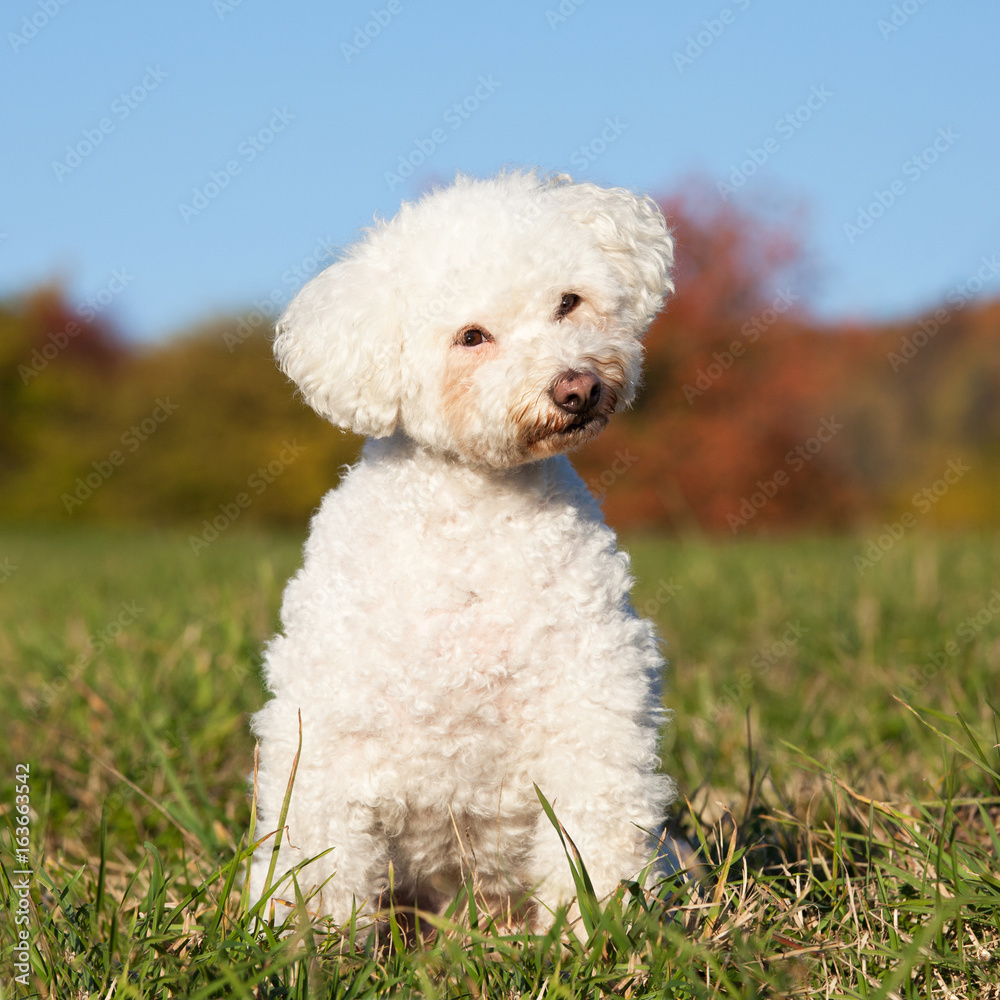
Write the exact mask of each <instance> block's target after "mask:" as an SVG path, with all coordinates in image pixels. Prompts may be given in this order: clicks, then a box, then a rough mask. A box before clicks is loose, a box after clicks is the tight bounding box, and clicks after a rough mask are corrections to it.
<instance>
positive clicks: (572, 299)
mask: <svg viewBox="0 0 1000 1000" xmlns="http://www.w3.org/2000/svg"><path fill="white" fill-rule="evenodd" d="M579 304H580V296H579V295H577V294H576V292H566V293H565V294H564V295H563V297H562V299H561V301H560V302H559V309H558V310H557V312H556V318H557V319H562V318H563V316H568V315H569V314H570V313H571V312H572V311H573V310H574V309H575V308H576V307H577V306H578V305H579Z"/></svg>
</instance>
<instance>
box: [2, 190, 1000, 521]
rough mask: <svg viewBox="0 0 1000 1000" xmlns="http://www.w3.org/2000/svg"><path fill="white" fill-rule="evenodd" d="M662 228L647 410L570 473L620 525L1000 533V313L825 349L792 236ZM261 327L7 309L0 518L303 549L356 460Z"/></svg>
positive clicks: (684, 206) (704, 210) (742, 221)
mask: <svg viewBox="0 0 1000 1000" xmlns="http://www.w3.org/2000/svg"><path fill="white" fill-rule="evenodd" d="M664 209H665V211H666V213H667V216H668V218H669V219H671V221H672V224H673V226H674V227H675V235H676V237H677V244H678V261H679V270H678V274H677V293H676V295H674V296H673V297H672V298H671V300H670V303H669V305H668V308H667V310H666V312H664V313H663V314H661V316H660V317H659V318H658V319H657V320H656V322H655V323H654V325H653V328H652V329H651V331H650V333H649V335H648V337H647V341H646V343H647V351H648V358H647V367H646V380H645V382H646V384H645V387H644V389H643V390H642V392H641V394H640V397H639V399H638V402H637V404H636V406H635V407H634V408H633V410H631V411H630V412H629V413H626V414H622V415H620V416H619V417H618V418H617V420H616V421H613V422H612V424H611V426H610V428H609V429H608V430H607V431H605V433H604V434H603V435H602V436H601V437H600V438H598V439H597V440H596V441H595V442H593V443H592V444H591V445H589V446H588V448H587V449H586V450H585V451H583V452H581V453H580V454H579V455H578V456H576V459H575V464H576V465H577V468H578V469H579V470H580V472H581V474H582V475H583V477H584V479H586V480H587V482H588V484H589V485H590V486H591V488H592V490H593V491H594V492H595V493H598V494H599V495H603V496H604V497H605V506H606V510H607V513H608V517H609V520H611V521H612V523H614V524H616V525H617V526H619V527H625V528H646V529H654V530H670V531H679V532H684V531H698V530H706V531H716V532H722V533H725V534H737V533H743V532H746V533H756V532H759V531H761V530H786V529H802V528H809V529H840V528H847V527H853V526H856V525H865V524H872V523H874V524H876V525H877V524H879V523H880V522H882V521H891V520H892V519H893V518H896V517H898V516H901V515H902V514H904V513H907V512H914V513H915V515H916V516H918V517H919V518H920V519H921V520H924V519H926V522H927V523H933V524H939V525H955V526H959V525H961V526H969V525H988V524H989V525H995V524H997V523H1000V301H993V302H982V301H974V300H973V299H972V298H971V294H967V289H965V288H963V287H962V286H957V287H956V289H955V290H953V291H952V293H950V294H949V295H948V296H947V299H946V301H944V302H942V303H941V305H940V307H939V308H938V309H935V310H931V311H930V312H929V313H928V314H927V315H924V316H918V317H915V318H914V319H912V320H909V321H907V322H900V323H893V324H882V325H861V324H854V325H848V326H844V327H838V328H831V327H830V326H829V325H822V324H820V323H818V322H817V321H816V320H815V319H814V318H812V317H811V316H810V313H809V310H808V291H809V285H810V272H809V270H808V268H807V267H806V266H805V264H804V256H803V252H802V241H801V240H800V239H799V238H797V236H796V232H795V227H794V226H793V225H790V224H789V221H788V219H787V218H785V219H783V220H778V221H774V220H770V221H769V220H768V218H766V217H764V216H763V215H761V214H753V213H746V212H741V211H739V210H737V209H734V208H733V207H732V206H731V205H727V204H722V203H720V202H719V199H718V198H717V196H715V193H714V191H713V190H711V189H709V188H704V189H699V187H698V186H697V185H693V186H692V187H690V188H689V189H688V193H687V194H686V195H685V196H684V197H681V198H676V199H672V200H668V201H667V202H666V203H665V204H664ZM984 266H985V263H984ZM980 284H982V282H980ZM269 328H270V320H265V318H264V317H263V316H261V315H260V314H259V313H256V314H251V315H249V316H244V317H233V318H231V319H221V320H218V321H216V322H213V323H210V324H207V325H205V326H203V327H201V328H199V329H197V330H193V331H191V332H190V333H188V334H186V335H184V336H181V337H178V338H175V339H172V340H170V341H167V342H165V343H161V344H155V345H152V346H143V347H138V346H135V345H133V344H129V343H128V342H127V341H126V340H124V339H123V338H122V337H120V336H119V335H117V334H116V333H115V331H114V330H113V329H112V328H111V327H110V326H109V324H108V323H107V322H106V321H105V320H103V318H102V316H101V315H100V314H95V313H94V312H93V311H85V312H84V314H83V315H81V314H80V311H79V310H74V309H73V308H72V307H71V306H70V305H69V304H68V303H67V301H66V299H65V297H64V295H63V294H62V293H61V291H60V290H59V289H58V288H56V287H47V288H42V289H38V290H35V291H34V292H32V293H30V294H27V295H25V296H23V297H21V298H18V299H15V300H12V301H8V302H7V303H5V304H3V305H0V519H2V520H3V521H6V522H47V523H59V522H61V523H67V524H71V523H74V522H83V521H105V522H109V521H110V522H116V523H128V522H133V523H149V522H156V523H171V522H175V523H183V524H185V525H187V526H198V525H201V526H202V527H203V528H204V527H205V522H206V521H207V522H208V524H209V525H211V524H213V523H215V524H216V525H217V526H218V525H220V524H223V523H225V524H226V526H228V524H230V523H233V522H234V521H237V520H238V521H240V522H241V523H249V522H258V523H260V522H266V523H268V524H285V525H294V526H299V527H302V526H303V525H304V524H305V522H306V520H307V518H308V516H309V514H310V513H311V511H312V510H314V509H315V507H316V505H317V504H318V502H319V499H320V497H321V496H322V495H323V493H324V492H325V491H326V490H328V489H330V488H331V487H332V486H334V485H335V484H336V482H337V478H338V475H339V471H340V469H341V468H342V467H343V466H344V465H345V464H347V463H350V462H352V461H353V460H354V459H355V458H356V456H357V453H358V450H359V446H360V442H359V441H358V440H357V439H355V438H353V437H351V436H350V435H346V434H343V433H342V432H340V431H338V430H336V429H334V428H332V427H330V426H329V425H327V424H326V423H324V422H323V421H322V420H320V419H319V418H318V417H316V416H315V415H314V414H313V413H312V412H311V411H310V410H308V409H307V408H306V407H305V406H304V405H303V404H302V403H301V401H300V400H299V399H298V398H296V396H295V395H294V391H293V387H292V386H291V385H290V383H288V382H287V380H286V379H285V378H284V377H283V376H282V375H281V374H280V372H278V371H277V369H276V368H275V366H274V363H273V360H272V358H271V352H270V345H269V341H268V334H269V332H270V330H269Z"/></svg>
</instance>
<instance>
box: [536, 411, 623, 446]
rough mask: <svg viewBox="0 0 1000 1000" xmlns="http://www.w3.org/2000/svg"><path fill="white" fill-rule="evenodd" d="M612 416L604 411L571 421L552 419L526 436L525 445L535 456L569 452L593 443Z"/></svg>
mask: <svg viewBox="0 0 1000 1000" xmlns="http://www.w3.org/2000/svg"><path fill="white" fill-rule="evenodd" d="M609 419H610V414H608V413H605V412H603V411H602V410H594V411H592V412H590V413H581V414H578V415H577V416H575V417H572V418H570V419H565V418H563V419H558V418H555V417H552V418H550V419H549V420H547V421H545V422H544V423H543V424H541V425H539V426H536V427H533V428H532V429H531V431H530V432H529V433H528V434H527V435H525V438H524V444H525V447H526V448H527V449H528V451H529V452H531V453H532V454H535V455H539V456H541V455H543V454H545V455H552V454H555V453H557V452H560V451H569V450H571V449H575V448H579V447H580V446H581V445H584V444H586V443H587V442H588V441H592V440H593V439H594V438H595V437H597V435H598V434H600V433H601V431H603V430H604V428H605V427H607V426H608V421H609Z"/></svg>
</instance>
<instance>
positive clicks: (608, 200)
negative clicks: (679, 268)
mask: <svg viewBox="0 0 1000 1000" xmlns="http://www.w3.org/2000/svg"><path fill="white" fill-rule="evenodd" d="M547 187H548V190H549V192H550V193H551V195H552V197H553V198H554V199H556V202H557V203H558V204H559V205H560V207H561V208H562V210H563V211H564V212H565V213H566V215H568V216H569V217H570V218H571V219H573V220H574V221H575V222H579V223H581V224H583V225H585V226H587V227H588V228H589V229H590V230H591V231H592V232H593V234H594V235H595V236H596V237H597V241H598V245H599V246H600V248H601V250H603V251H604V252H605V253H607V254H608V255H609V257H610V258H611V259H612V260H613V261H614V263H615V265H616V267H617V269H618V272H619V274H620V275H621V278H622V281H623V282H624V284H625V287H626V289H627V290H628V291H629V293H630V297H631V299H632V304H631V308H632V311H633V315H634V319H635V328H636V331H637V332H638V333H640V334H642V333H645V331H646V328H647V327H648V326H649V324H650V323H652V322H653V317H654V316H655V315H656V314H657V313H658V312H659V311H660V308H661V307H662V305H663V300H664V298H665V297H666V296H667V295H668V294H669V293H670V292H672V291H673V290H674V284H673V282H672V281H671V280H670V269H671V267H672V266H673V263H674V241H673V239H672V238H671V235H670V230H669V228H668V227H667V223H666V220H665V219H664V218H663V213H662V212H661V211H660V209H659V206H658V205H657V204H656V202H655V201H653V199H652V198H650V197H648V196H645V197H641V196H639V195H636V194H633V193H632V192H631V191H626V190H625V189H624V188H602V187H598V186H597V185H596V184H589V183H582V184H574V183H573V182H572V180H571V179H570V178H569V177H568V176H567V175H566V174H561V175H560V176H558V177H555V178H553V179H552V180H550V181H549V182H548V185H547Z"/></svg>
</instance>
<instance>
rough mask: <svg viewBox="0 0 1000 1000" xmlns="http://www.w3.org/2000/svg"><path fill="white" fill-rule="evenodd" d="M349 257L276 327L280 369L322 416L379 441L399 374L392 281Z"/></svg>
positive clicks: (391, 413)
mask: <svg viewBox="0 0 1000 1000" xmlns="http://www.w3.org/2000/svg"><path fill="white" fill-rule="evenodd" d="M382 272H383V269H382V268H380V267H378V266H377V265H376V264H375V263H374V262H373V261H372V260H370V259H365V257H363V256H361V255H359V254H355V255H353V256H349V257H347V258H346V259H344V260H341V261H339V262H338V263H336V264H334V265H333V266H331V267H328V268H327V269H326V270H325V271H323V272H322V273H321V274H318V275H317V276H316V277H315V278H313V279H312V280H311V281H310V282H309V283H308V284H307V285H306V286H305V287H304V288H303V289H302V290H301V291H300V292H299V293H298V295H296V296H295V298H294V299H293V300H292V301H291V303H290V304H289V306H288V308H287V309H286V310H285V313H284V315H283V316H282V317H281V319H280V320H278V325H277V336H276V337H275V340H274V354H275V357H276V358H277V359H278V364H279V365H280V367H281V370H282V371H283V372H284V373H285V374H286V375H287V376H288V377H289V378H290V379H292V381H293V382H295V384H296V385H297V386H298V387H299V390H300V391H301V393H302V396H303V398H304V399H305V401H306V402H307V403H308V404H309V405H310V406H311V407H312V408H313V409H314V410H315V411H316V412H317V413H318V414H319V415H320V416H322V417H325V418H326V419H327V420H329V421H331V423H334V424H336V425H337V426H338V427H343V428H344V429H345V430H351V431H354V432H355V433H356V434H364V435H366V436H370V437H385V436H386V435H387V434H391V433H392V432H393V430H394V429H395V427H396V420H397V418H398V415H399V399H400V388H401V384H402V371H401V368H400V359H399V356H400V348H401V344H400V327H399V322H398V320H397V317H396V315H395V309H394V305H393V303H394V299H395V296H394V295H393V294H392V284H391V278H390V276H389V275H388V274H384V273H382Z"/></svg>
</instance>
